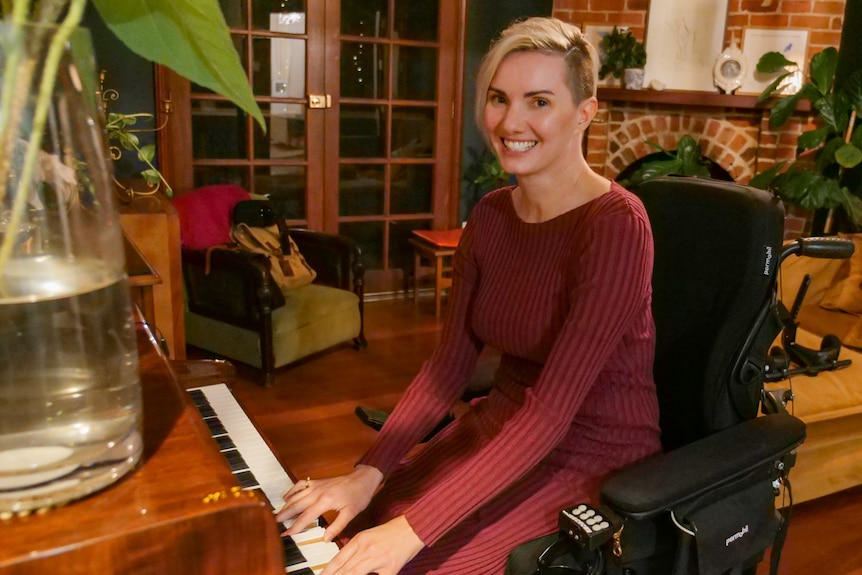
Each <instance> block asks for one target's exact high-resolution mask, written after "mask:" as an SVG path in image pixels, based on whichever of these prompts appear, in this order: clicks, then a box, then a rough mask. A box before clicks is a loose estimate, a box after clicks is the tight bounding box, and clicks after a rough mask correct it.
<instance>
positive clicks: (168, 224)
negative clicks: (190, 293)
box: [120, 193, 186, 359]
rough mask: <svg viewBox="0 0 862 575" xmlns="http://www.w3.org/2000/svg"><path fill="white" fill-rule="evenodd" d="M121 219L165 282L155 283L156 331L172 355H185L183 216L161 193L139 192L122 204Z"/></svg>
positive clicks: (134, 241) (125, 230)
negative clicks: (181, 259) (181, 223)
mask: <svg viewBox="0 0 862 575" xmlns="http://www.w3.org/2000/svg"><path fill="white" fill-rule="evenodd" d="M120 223H121V225H122V226H123V231H124V232H125V234H126V236H127V237H128V238H129V240H131V241H132V242H133V243H134V244H135V247H136V248H137V249H138V251H140V253H141V255H143V257H144V258H145V259H146V260H147V263H149V264H150V266H151V267H152V268H153V269H154V270H155V272H156V273H157V274H158V275H159V277H160V278H161V279H162V282H161V283H160V284H158V285H154V286H153V307H154V317H155V326H154V328H155V332H156V334H157V336H159V337H162V338H164V341H165V343H166V345H167V350H168V353H169V354H170V357H171V359H185V357H186V336H185V322H184V319H183V287H182V268H181V265H180V219H179V215H178V214H177V211H176V210H175V209H174V207H173V206H172V205H171V203H170V202H169V201H168V200H167V198H165V197H164V195H162V194H161V193H159V194H156V195H152V196H136V197H135V198H134V199H133V200H132V202H131V203H129V204H121V205H120Z"/></svg>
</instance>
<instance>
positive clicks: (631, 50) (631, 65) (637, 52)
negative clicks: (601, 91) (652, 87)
mask: <svg viewBox="0 0 862 575" xmlns="http://www.w3.org/2000/svg"><path fill="white" fill-rule="evenodd" d="M646 59H647V54H646V48H645V47H644V45H643V42H641V41H640V40H638V39H637V38H635V36H634V34H632V31H631V30H629V29H628V28H619V27H617V26H614V29H613V30H612V31H611V32H610V33H608V34H606V35H605V36H604V37H603V38H602V42H601V67H600V68H599V79H601V80H604V78H605V77H606V76H607V75H609V74H610V75H612V76H613V77H614V78H624V80H625V87H626V88H632V89H635V90H639V89H641V88H642V87H643V73H644V66H646Z"/></svg>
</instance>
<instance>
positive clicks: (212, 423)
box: [204, 417, 227, 437]
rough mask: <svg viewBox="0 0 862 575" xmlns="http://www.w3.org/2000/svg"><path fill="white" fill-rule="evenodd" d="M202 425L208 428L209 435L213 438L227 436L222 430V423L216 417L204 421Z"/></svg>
mask: <svg viewBox="0 0 862 575" xmlns="http://www.w3.org/2000/svg"><path fill="white" fill-rule="evenodd" d="M204 423H206V424H207V427H209V428H210V433H211V434H212V435H213V437H215V436H217V435H227V430H226V429H225V428H224V425H222V422H221V420H220V419H219V418H218V417H210V418H207V419H204Z"/></svg>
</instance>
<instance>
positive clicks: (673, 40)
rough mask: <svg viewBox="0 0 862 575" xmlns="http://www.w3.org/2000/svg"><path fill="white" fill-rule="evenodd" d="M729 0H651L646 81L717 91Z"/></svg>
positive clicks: (668, 86)
mask: <svg viewBox="0 0 862 575" xmlns="http://www.w3.org/2000/svg"><path fill="white" fill-rule="evenodd" d="M727 2H728V0H651V2H650V6H649V13H648V14H647V29H646V51H647V64H646V74H645V79H644V85H649V84H650V83H651V82H652V81H653V80H655V81H658V82H661V83H662V84H664V86H665V88H667V89H671V90H696V91H704V92H715V91H716V87H715V84H714V83H713V73H712V69H713V66H714V64H715V59H716V57H717V56H718V55H719V54H720V53H721V51H722V49H723V47H724V29H725V24H726V22H727Z"/></svg>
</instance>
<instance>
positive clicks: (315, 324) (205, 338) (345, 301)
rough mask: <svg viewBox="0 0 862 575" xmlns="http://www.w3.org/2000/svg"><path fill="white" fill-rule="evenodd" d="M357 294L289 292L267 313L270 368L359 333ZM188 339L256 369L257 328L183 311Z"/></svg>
mask: <svg viewBox="0 0 862 575" xmlns="http://www.w3.org/2000/svg"><path fill="white" fill-rule="evenodd" d="M358 304H359V296H357V295H356V294H355V293H353V292H350V291H346V290H342V289H336V288H332V287H328V286H324V285H319V284H310V285H306V286H303V287H300V288H296V289H292V290H288V291H287V292H286V293H285V305H284V306H282V307H279V308H277V309H275V310H274V311H273V313H272V325H273V343H274V348H275V350H274V351H275V367H281V366H283V365H287V364H289V363H292V362H294V361H296V360H297V359H300V358H303V357H305V356H307V355H310V354H313V353H317V352H318V351H323V350H324V349H327V348H329V347H332V346H334V345H336V344H339V343H342V342H345V341H350V340H351V339H353V338H355V337H358V336H359V333H360V325H361V320H360V316H359V305H358ZM186 340H187V341H188V343H190V344H192V345H194V346H197V347H200V348H202V349H205V350H208V351H211V352H214V353H217V354H219V355H221V356H224V357H227V358H230V359H233V360H236V361H240V362H242V363H247V364H249V365H252V366H254V367H257V368H261V367H262V366H261V354H260V340H259V337H258V334H257V332H255V331H253V330H249V329H244V328H241V327H237V326H235V325H230V324H227V323H222V322H220V321H218V320H214V319H212V318H208V317H204V316H201V315H197V314H194V313H192V312H190V311H188V310H186Z"/></svg>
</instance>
